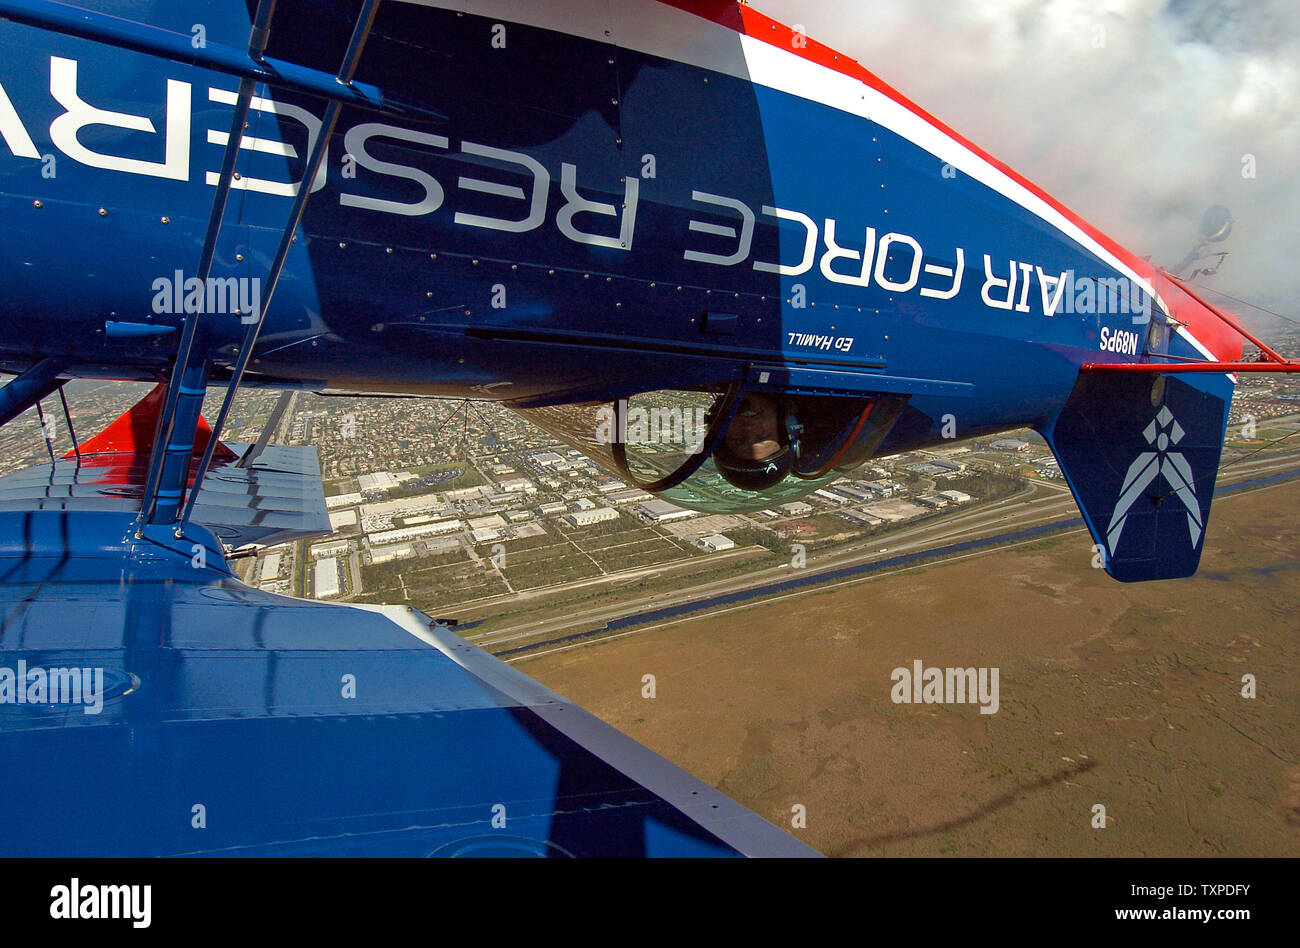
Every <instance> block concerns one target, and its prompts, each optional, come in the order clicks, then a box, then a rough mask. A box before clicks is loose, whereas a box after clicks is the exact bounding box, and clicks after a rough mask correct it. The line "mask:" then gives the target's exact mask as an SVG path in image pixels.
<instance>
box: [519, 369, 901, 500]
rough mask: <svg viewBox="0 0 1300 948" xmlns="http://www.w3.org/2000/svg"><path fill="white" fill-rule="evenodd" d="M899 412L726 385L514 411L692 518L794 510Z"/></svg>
mask: <svg viewBox="0 0 1300 948" xmlns="http://www.w3.org/2000/svg"><path fill="white" fill-rule="evenodd" d="M905 403H906V398H905V397H900V396H895V395H879V396H872V397H862V396H855V397H841V396H830V395H804V394H793V393H787V392H781V391H774V390H763V389H760V388H757V387H753V386H744V385H741V384H739V383H733V384H731V385H729V386H725V387H719V388H717V389H699V390H687V389H673V390H662V391H655V392H645V393H642V394H639V395H633V396H630V397H628V398H624V399H619V400H617V401H615V402H606V403H594V402H588V403H584V404H579V405H561V406H553V407H546V408H527V409H516V410H518V411H519V412H520V414H522V415H523V416H524V417H525V418H527V419H528V420H529V421H532V422H533V423H534V424H537V425H538V426H539V427H541V428H543V429H545V430H546V431H549V432H550V433H551V434H553V435H554V436H555V437H557V438H559V439H560V440H561V441H563V442H564V443H565V444H568V445H570V446H571V447H573V448H576V449H577V450H579V451H581V452H582V453H583V454H585V455H587V456H588V457H590V458H591V459H592V460H594V461H596V462H597V463H599V464H601V465H602V466H603V467H605V468H606V469H607V470H609V471H610V472H611V473H614V474H616V475H618V476H619V477H621V478H623V479H624V480H626V481H627V482H628V483H629V484H633V485H635V486H637V487H640V488H642V489H643V490H646V491H649V492H650V493H653V494H656V495H658V496H659V497H662V498H663V499H665V500H668V501H670V502H672V503H674V504H677V505H678V506H681V507H687V508H690V509H692V510H701V511H706V512H708V513H745V512H748V511H753V510H762V509H764V508H766V507H771V506H773V505H777V504H783V503H788V502H790V501H793V500H797V499H798V498H800V497H803V496H804V495H805V494H808V493H811V492H812V491H814V490H816V489H817V488H819V487H823V486H825V485H827V484H829V483H831V482H832V481H834V480H836V479H837V478H839V477H842V476H843V475H844V474H845V473H847V472H848V471H850V470H852V469H853V468H855V467H857V466H858V465H860V464H861V463H862V462H863V461H865V460H866V459H867V458H869V457H870V456H871V454H872V453H873V452H874V451H875V449H876V448H877V447H878V446H879V444H880V442H881V441H882V440H883V439H884V437H885V435H887V434H888V433H889V429H890V428H891V427H892V426H893V424H894V421H895V420H896V419H897V418H898V415H899V413H900V412H901V411H902V409H903V405H904V404H905Z"/></svg>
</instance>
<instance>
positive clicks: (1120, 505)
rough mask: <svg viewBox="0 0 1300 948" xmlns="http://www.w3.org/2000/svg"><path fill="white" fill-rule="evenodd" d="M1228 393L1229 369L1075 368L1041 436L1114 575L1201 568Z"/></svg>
mask: <svg viewBox="0 0 1300 948" xmlns="http://www.w3.org/2000/svg"><path fill="white" fill-rule="evenodd" d="M1232 390H1233V381H1232V379H1231V377H1230V376H1227V375H1218V374H1214V375H1209V374H1206V375H1196V376H1176V375H1166V374H1161V373H1145V372H1141V373H1140V372H1105V373H1101V372H1086V371H1085V372H1081V373H1079V379H1078V381H1077V382H1076V383H1075V386H1074V390H1073V391H1072V392H1071V393H1070V398H1069V401H1067V402H1066V404H1065V407H1064V408H1063V409H1062V410H1061V412H1060V414H1059V415H1057V417H1056V418H1055V419H1053V420H1052V422H1051V423H1050V424H1048V425H1047V426H1045V429H1044V430H1043V432H1042V433H1043V436H1044V437H1045V438H1046V439H1047V443H1048V444H1049V445H1050V446H1051V448H1052V451H1053V452H1054V453H1055V455H1056V459H1057V460H1058V461H1059V462H1060V465H1061V472H1062V474H1064V475H1065V479H1066V481H1067V483H1068V484H1069V485H1070V490H1071V491H1073V493H1074V499H1075V500H1076V501H1077V502H1078V504H1079V509H1080V511H1081V512H1082V513H1083V519H1084V521H1085V522H1086V523H1087V525H1088V529H1089V531H1090V532H1091V533H1092V536H1093V540H1094V541H1095V542H1096V545H1097V548H1098V552H1099V553H1100V554H1101V556H1102V559H1103V562H1104V565H1105V567H1106V572H1108V573H1110V575H1111V576H1113V577H1115V578H1116V579H1118V580H1121V581H1123V582H1140V581H1142V580H1149V579H1176V578H1178V577H1183V576H1190V575H1192V574H1193V573H1194V572H1196V567H1197V564H1198V563H1199V562H1200V559H1201V550H1202V547H1203V545H1204V543H1205V528H1206V526H1207V524H1208V522H1209V516H1210V501H1211V499H1212V497H1213V495H1214V484H1215V479H1216V477H1217V475H1218V470H1219V457H1220V455H1221V454H1222V452H1223V438H1224V433H1225V431H1226V429H1227V423H1228V406H1229V405H1230V403H1231V401H1232Z"/></svg>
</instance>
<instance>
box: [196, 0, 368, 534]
mask: <svg viewBox="0 0 1300 948" xmlns="http://www.w3.org/2000/svg"><path fill="white" fill-rule="evenodd" d="M263 2H265V0H263ZM379 3H380V0H365V4H364V5H363V6H362V8H361V12H360V13H359V14H358V15H357V21H356V23H355V24H354V25H353V28H352V39H351V40H350V41H349V42H348V49H347V52H346V53H345V54H344V56H343V65H342V66H340V67H339V71H338V75H337V76H336V79H337V80H338V82H339V83H340V84H341V85H343V86H345V87H346V86H351V85H352V79H353V77H354V76H355V75H356V71H357V66H358V65H359V64H360V62H361V54H362V52H363V51H364V49H365V46H366V40H367V39H368V38H369V36H370V28H371V26H372V25H374V22H375V14H376V12H378V10H379ZM259 13H260V10H259ZM342 111H343V104H342V103H341V102H340V101H339V100H338V99H331V100H330V103H329V105H328V106H327V107H326V109H325V117H324V118H323V119H322V120H321V130H320V134H318V135H317V136H316V144H315V146H314V147H313V148H312V151H311V154H310V155H309V156H308V158H307V166H306V169H305V171H304V173H303V176H302V183H301V184H299V185H298V193H297V194H296V195H295V196H294V200H293V207H292V208H291V209H290V211H289V220H288V222H287V223H286V224H285V227H284V231H283V232H282V233H281V234H280V246H279V247H277V248H276V251H275V259H274V260H272V261H271V268H270V271H269V272H268V273H267V276H266V281H265V283H264V286H263V290H262V311H261V312H260V313H258V314H257V319H256V321H255V322H253V323H251V324H250V325H249V327H248V330H247V332H245V333H244V341H243V344H242V345H241V346H240V348H239V357H238V359H236V360H235V366H234V368H233V369H232V370H231V375H230V384H229V385H228V386H227V387H226V396H225V399H224V400H223V401H222V403H221V411H220V412H218V413H217V417H216V420H215V421H213V423H212V433H213V438H212V440H211V441H209V442H208V447H207V448H206V449H205V450H204V452H203V460H202V461H200V462H199V469H198V472H197V473H196V474H195V476H194V486H193V487H192V488H191V490H190V495H189V499H188V500H187V501H186V503H185V507H184V510H183V512H182V513H181V517H180V522H179V523H177V524H176V536H177V537H178V538H179V537H182V536H184V533H185V525H186V524H187V523H188V522H189V519H190V514H192V513H193V512H194V501H195V498H196V497H198V493H199V487H200V486H201V485H202V483H203V475H204V473H205V472H206V471H207V467H208V464H209V463H210V462H211V460H212V450H213V448H214V446H215V445H216V443H217V441H218V439H219V438H220V437H221V430H222V428H224V427H225V424H226V416H227V415H228V414H229V413H230V406H231V404H233V402H234V400H235V393H236V392H237V391H239V383H240V382H241V381H242V379H243V377H244V370H245V369H246V368H247V367H248V360H249V359H250V358H252V354H253V347H254V346H256V345H257V336H258V333H260V332H261V330H262V323H263V321H265V319H266V311H267V309H268V308H269V307H270V305H271V299H272V297H273V296H274V295H275V288H276V285H277V284H278V283H279V282H280V274H281V273H282V272H283V271H284V265H285V263H286V262H287V261H288V259H289V251H290V250H291V249H292V248H293V241H294V232H295V231H296V230H297V229H298V224H299V223H300V222H301V221H302V215H303V212H304V211H305V210H306V209H307V201H308V199H309V198H310V197H311V182H312V181H315V180H316V173H317V171H319V169H320V166H321V162H322V161H324V159H325V150H326V149H327V148H328V147H329V140H330V136H331V135H333V134H334V126H335V125H336V124H337V123H338V120H339V114H340V113H341V112H342ZM230 141H231V142H232V143H236V144H234V147H236V148H237V147H238V145H237V142H238V139H237V137H236V135H235V133H232V134H231V138H230ZM228 150H229V146H228Z"/></svg>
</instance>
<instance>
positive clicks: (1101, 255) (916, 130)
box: [399, 0, 1217, 360]
mask: <svg viewBox="0 0 1300 948" xmlns="http://www.w3.org/2000/svg"><path fill="white" fill-rule="evenodd" d="M399 2H402V3H410V4H414V5H416V6H425V7H434V8H437V9H443V10H454V11H460V12H467V13H471V14H473V15H474V16H482V17H487V18H499V19H501V20H503V21H506V22H512V23H524V24H527V25H529V26H535V27H538V28H540V29H546V30H553V31H555V32H558V33H565V34H568V35H571V36H579V37H582V38H584V39H589V40H593V41H596V42H601V43H610V44H612V45H615V46H621V47H625V48H627V49H632V50H636V51H637V52H641V53H646V54H648V55H651V56H658V57H660V58H662V59H669V60H674V61H676V62H681V63H685V64H687V65H691V66H697V67H699V68H702V69H710V70H713V71H716V72H719V73H723V74H724V75H729V76H733V77H735V78H738V79H744V80H746V81H748V82H752V83H755V84H757V85H761V86H764V87H766V88H769V89H774V90H776V91H778V92H785V93H788V94H789V95H793V96H797V97H799V98H801V99H806V100H808V101H812V102H819V103H821V104H823V105H827V106H830V107H831V108H834V109H838V110H840V111H842V112H847V113H849V114H851V115H856V116H859V117H861V118H865V119H868V120H870V121H872V122H876V123H878V124H880V125H882V126H884V127H885V128H887V129H889V130H890V131H892V132H894V133H896V134H898V135H900V136H902V137H903V138H906V139H907V140H908V141H910V142H912V143H913V144H915V145H916V146H917V147H918V148H922V149H924V150H925V151H927V152H929V153H930V154H931V155H933V156H934V157H935V158H936V159H938V160H939V161H941V162H943V163H945V164H949V165H952V166H953V167H954V168H956V169H957V170H958V171H961V172H963V173H964V174H966V175H968V176H969V177H971V178H974V179H975V180H976V181H979V182H980V183H981V184H983V185H985V186H986V187H989V188H991V189H992V190H994V191H996V192H997V193H999V194H1001V195H1002V196H1004V197H1006V198H1007V199H1009V200H1010V201H1012V202H1013V203H1015V204H1017V205H1019V206H1020V207H1022V208H1024V209H1025V210H1027V211H1029V212H1030V213H1031V214H1033V215H1034V216H1036V217H1038V218H1039V219H1040V220H1042V221H1044V222H1045V223H1047V224H1050V225H1051V226H1052V227H1054V228H1056V230H1058V231H1060V233H1061V234H1063V235H1064V236H1065V237H1067V238H1069V239H1070V240H1071V241H1073V242H1074V243H1076V244H1077V245H1078V246H1079V247H1080V248H1082V249H1083V250H1085V251H1086V252H1088V253H1090V254H1092V255H1093V256H1094V257H1096V258H1097V259H1098V260H1100V261H1101V262H1102V263H1105V264H1107V265H1108V266H1111V267H1113V268H1114V269H1115V270H1117V271H1118V272H1120V273H1121V274H1123V275H1124V276H1126V277H1127V278H1128V279H1130V280H1132V281H1133V282H1134V283H1135V284H1136V285H1138V286H1140V287H1141V288H1142V289H1143V290H1144V291H1146V292H1147V293H1148V294H1150V296H1151V298H1152V299H1153V300H1154V301H1155V302H1156V305H1157V306H1158V307H1159V308H1160V310H1161V311H1162V312H1163V313H1164V314H1165V315H1168V314H1169V306H1168V305H1167V304H1166V303H1165V301H1164V300H1163V299H1162V298H1161V296H1160V295H1159V294H1158V293H1157V292H1156V290H1155V287H1154V286H1153V285H1152V283H1151V282H1150V281H1148V280H1145V279H1143V278H1142V277H1140V276H1139V275H1138V274H1137V273H1136V272H1134V270H1133V269H1132V268H1131V267H1129V266H1128V265H1126V264H1125V263H1124V262H1123V261H1122V260H1120V259H1119V258H1118V257H1117V256H1115V254H1113V253H1112V252H1111V251H1109V250H1107V249H1106V248H1105V247H1104V246H1102V245H1101V244H1100V243H1099V242H1098V241H1097V240H1096V239H1095V238H1093V237H1091V236H1090V235H1088V234H1087V233H1086V232H1085V231H1084V230H1083V229H1082V228H1080V227H1079V225H1078V224H1076V223H1074V222H1073V221H1071V220H1070V219H1069V218H1068V217H1066V216H1065V215H1064V214H1063V213H1061V211H1059V210H1057V209H1056V208H1055V207H1053V206H1052V205H1051V204H1049V203H1048V202H1047V201H1045V200H1043V199H1042V198H1041V197H1039V196H1038V195H1036V194H1034V193H1033V192H1032V191H1030V190H1029V189H1028V188H1026V187H1025V186H1024V185H1022V184H1021V183H1020V182H1018V181H1016V180H1015V179H1014V178H1012V177H1010V176H1009V175H1007V173H1006V172H1004V171H1002V170H1001V169H999V168H996V167H994V166H993V165H992V164H990V163H989V162H988V161H986V160H985V159H983V158H981V157H980V156H979V155H977V154H976V153H975V152H973V151H971V150H970V148H968V147H967V146H966V145H963V144H962V143H961V142H959V141H957V140H955V139H954V138H952V137H951V136H950V135H948V134H947V133H946V132H944V131H942V130H941V129H939V128H937V127H935V126H934V125H932V124H931V123H930V122H929V121H927V120H926V119H924V118H922V117H921V116H919V115H917V114H916V113H915V112H912V111H911V110H910V109H908V108H907V107H905V106H904V105H902V104H901V103H899V102H896V101H895V100H893V99H891V98H890V97H889V96H887V95H885V94H884V93H882V92H880V91H879V90H877V89H874V88H872V87H871V86H869V85H867V84H866V83H865V82H862V81H861V80H859V79H855V78H853V77H852V76H849V75H846V74H845V73H842V72H837V71H836V70H834V69H831V68H830V67H829V66H823V65H822V64H821V63H817V62H814V61H812V60H810V59H805V58H803V57H802V56H799V55H797V54H796V53H794V52H792V51H790V50H785V49H782V48H780V47H777V46H773V45H772V44H770V43H768V42H766V41H764V40H762V39H757V38H755V37H752V36H747V35H745V34H743V33H737V32H736V31H735V30H733V29H731V28H730V27H727V26H723V25H721V24H719V23H714V22H713V21H711V20H708V19H705V18H704V17H702V16H698V15H696V14H694V13H689V12H687V11H685V10H680V9H678V8H677V7H672V6H669V5H667V4H665V3H660V2H658V0H653V2H644V0H642V2H638V0H606V2H605V3H604V4H603V5H602V6H603V9H601V8H600V7H598V8H597V10H598V14H597V15H596V16H593V15H592V4H590V3H588V2H584V0H475V2H467V0H460V2H441V0H399ZM600 14H603V16H602V15H600ZM485 42H486V40H485ZM1178 332H1179V334H1180V335H1181V336H1183V337H1184V338H1185V339H1187V341H1188V342H1190V343H1191V344H1192V345H1193V346H1195V348H1196V349H1197V351H1199V352H1201V353H1203V354H1204V355H1205V356H1206V357H1207V358H1209V359H1212V360H1214V359H1216V358H1217V357H1215V356H1214V355H1212V354H1211V353H1210V351H1209V350H1208V349H1207V348H1206V347H1205V346H1204V345H1202V344H1201V342H1200V341H1199V340H1198V339H1197V338H1196V337H1195V336H1194V335H1193V334H1192V333H1191V332H1190V331H1188V330H1187V329H1186V328H1185V327H1180V328H1179V330H1178Z"/></svg>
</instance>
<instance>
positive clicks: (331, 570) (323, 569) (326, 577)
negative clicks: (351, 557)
mask: <svg viewBox="0 0 1300 948" xmlns="http://www.w3.org/2000/svg"><path fill="white" fill-rule="evenodd" d="M314 576H315V579H314V581H313V587H314V588H315V590H316V598H317V599H330V598H332V597H334V596H337V595H338V594H339V593H341V592H342V591H343V590H342V589H341V588H340V587H339V561H338V559H337V558H336V557H333V556H327V557H325V559H323V560H321V561H320V562H319V563H317V564H316V571H315V573H314Z"/></svg>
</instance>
